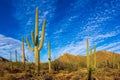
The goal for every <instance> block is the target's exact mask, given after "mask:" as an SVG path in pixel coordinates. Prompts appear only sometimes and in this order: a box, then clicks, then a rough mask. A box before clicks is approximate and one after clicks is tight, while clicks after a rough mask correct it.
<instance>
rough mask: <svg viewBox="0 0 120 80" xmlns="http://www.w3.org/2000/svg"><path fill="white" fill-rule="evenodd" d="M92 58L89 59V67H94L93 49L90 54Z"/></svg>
mask: <svg viewBox="0 0 120 80" xmlns="http://www.w3.org/2000/svg"><path fill="white" fill-rule="evenodd" d="M89 57H90V59H89V63H90V64H89V67H90V68H92V67H93V65H92V64H93V58H92V49H90V55H89Z"/></svg>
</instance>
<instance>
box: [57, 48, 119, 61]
mask: <svg viewBox="0 0 120 80" xmlns="http://www.w3.org/2000/svg"><path fill="white" fill-rule="evenodd" d="M112 55H113V52H109V51H105V50H102V51H98V52H96V61H97V62H98V63H102V62H106V61H107V60H109V61H111V60H112ZM92 57H93V54H92ZM93 59H94V58H92V60H93ZM115 59H116V61H120V54H118V53H115ZM56 61H60V62H65V63H81V62H85V63H86V56H81V55H77V56H75V55H72V54H68V53H65V54H63V55H62V56H60V57H59V58H58V59H56Z"/></svg>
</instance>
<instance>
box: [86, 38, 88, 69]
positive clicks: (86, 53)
mask: <svg viewBox="0 0 120 80" xmlns="http://www.w3.org/2000/svg"><path fill="white" fill-rule="evenodd" d="M86 54H87V68H89V41H88V39H87V40H86Z"/></svg>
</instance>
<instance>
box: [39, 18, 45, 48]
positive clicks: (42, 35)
mask: <svg viewBox="0 0 120 80" xmlns="http://www.w3.org/2000/svg"><path fill="white" fill-rule="evenodd" d="M45 26H46V20H44V22H43V25H42V34H41V40H40V45H39V48H38V50H41V48H42V46H43V43H44V35H45Z"/></svg>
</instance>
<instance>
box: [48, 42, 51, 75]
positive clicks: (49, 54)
mask: <svg viewBox="0 0 120 80" xmlns="http://www.w3.org/2000/svg"><path fill="white" fill-rule="evenodd" d="M48 65H49V73H51V51H50V42H48Z"/></svg>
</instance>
